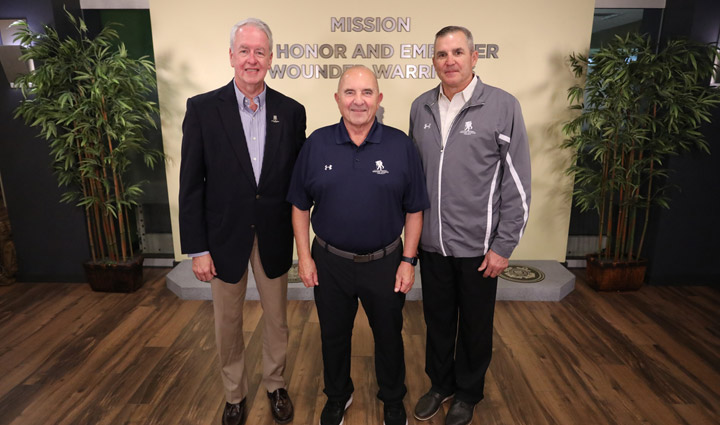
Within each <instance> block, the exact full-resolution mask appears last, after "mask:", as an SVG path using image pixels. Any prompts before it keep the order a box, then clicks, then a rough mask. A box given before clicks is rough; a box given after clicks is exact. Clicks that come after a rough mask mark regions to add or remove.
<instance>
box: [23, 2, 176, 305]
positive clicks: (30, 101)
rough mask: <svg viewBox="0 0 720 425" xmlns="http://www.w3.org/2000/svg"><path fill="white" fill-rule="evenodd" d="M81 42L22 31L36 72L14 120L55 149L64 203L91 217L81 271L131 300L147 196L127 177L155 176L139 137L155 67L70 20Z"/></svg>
mask: <svg viewBox="0 0 720 425" xmlns="http://www.w3.org/2000/svg"><path fill="white" fill-rule="evenodd" d="M66 14H67V17H68V19H69V20H70V22H71V23H72V24H73V26H74V29H75V31H76V34H74V36H68V37H65V38H61V37H60V36H59V35H58V33H57V31H55V30H54V29H53V28H50V27H48V26H45V27H44V31H43V32H41V33H36V32H33V31H32V30H31V29H30V28H29V26H28V25H27V23H25V22H22V21H18V22H16V23H14V24H13V25H14V26H15V27H16V28H17V32H16V40H19V41H20V42H21V44H22V46H23V47H22V48H23V54H22V56H21V58H20V59H21V60H25V61H28V60H33V61H34V62H35V64H36V68H35V70H34V71H31V72H30V73H28V74H25V75H23V76H20V77H19V78H18V79H17V80H16V81H15V83H16V85H17V86H18V87H20V88H22V91H23V95H24V99H23V100H22V101H21V104H20V106H19V107H18V108H17V109H16V111H15V117H16V118H18V117H21V118H23V119H24V120H25V122H26V123H27V124H28V125H30V126H32V127H39V129H40V137H42V138H43V139H45V140H46V141H47V142H48V144H49V146H50V156H51V157H52V163H53V167H54V171H55V174H56V175H57V178H58V183H59V185H61V186H64V187H66V188H67V190H66V191H65V192H64V193H63V195H62V198H61V200H62V201H63V202H72V203H75V204H76V205H78V206H79V207H81V208H84V209H85V216H86V224H87V233H88V242H89V246H90V252H91V255H92V259H91V260H90V261H88V262H87V263H86V264H85V271H86V277H87V279H88V282H89V283H90V284H91V286H92V288H93V289H94V290H99V291H122V292H130V291H134V290H136V289H137V288H138V287H140V286H141V285H142V256H140V255H136V254H135V252H134V250H133V243H132V237H131V235H132V233H131V223H130V217H131V214H130V210H131V208H132V207H133V206H134V205H136V199H137V197H138V196H139V195H140V194H141V193H142V189H141V187H140V186H141V182H131V181H129V179H128V177H127V170H128V167H129V166H130V164H131V162H132V161H133V160H136V159H139V160H143V161H144V163H145V164H146V165H147V166H148V167H153V166H154V165H155V164H156V163H157V162H158V161H161V160H163V158H164V155H163V153H162V152H160V151H158V150H155V149H150V148H148V147H147V146H146V144H147V140H146V139H145V138H144V137H143V134H142V132H143V130H144V129H145V128H147V127H148V126H155V125H156V124H155V117H156V116H157V105H156V103H154V102H152V101H150V100H148V99H147V94H148V93H149V92H151V90H152V89H153V88H154V87H155V84H156V82H155V73H154V71H155V70H154V66H153V64H152V62H151V61H150V59H148V58H147V57H142V58H139V59H133V58H131V57H130V56H128V53H127V51H126V49H125V46H124V45H123V44H122V43H120V42H119V40H118V35H117V32H116V31H115V30H114V29H112V26H105V27H104V28H103V29H102V30H101V31H100V33H99V34H98V35H97V36H95V37H91V36H90V35H89V34H88V28H87V26H86V25H85V22H84V21H83V20H82V19H80V18H76V17H74V16H73V15H72V14H70V13H68V12H67V11H66Z"/></svg>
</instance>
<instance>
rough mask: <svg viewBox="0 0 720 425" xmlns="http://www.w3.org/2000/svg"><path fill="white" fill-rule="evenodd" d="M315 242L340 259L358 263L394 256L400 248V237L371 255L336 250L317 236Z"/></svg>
mask: <svg viewBox="0 0 720 425" xmlns="http://www.w3.org/2000/svg"><path fill="white" fill-rule="evenodd" d="M315 240H316V241H317V243H318V244H320V246H321V247H323V248H324V249H326V250H327V251H328V252H330V253H333V254H335V255H337V256H338V257H342V258H347V259H348V260H353V261H354V262H356V263H367V262H369V261H374V260H379V259H381V258H383V257H384V256H386V255H390V254H392V252H393V251H395V249H396V248H397V247H398V246H400V237H398V238H397V239H395V241H394V242H393V243H391V244H390V245H388V246H386V247H385V248H382V249H378V250H377V251H375V252H371V253H370V254H355V253H354V252H348V251H343V250H342V249H338V248H335V247H334V246H332V245H330V244H329V243H327V242H325V241H324V240H322V239H320V237H319V236H317V235H315Z"/></svg>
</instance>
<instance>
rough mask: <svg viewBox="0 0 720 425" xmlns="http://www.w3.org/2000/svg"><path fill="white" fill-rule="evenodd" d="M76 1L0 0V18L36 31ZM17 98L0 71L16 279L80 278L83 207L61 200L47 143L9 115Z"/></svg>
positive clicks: (1, 147) (0, 154)
mask: <svg viewBox="0 0 720 425" xmlns="http://www.w3.org/2000/svg"><path fill="white" fill-rule="evenodd" d="M63 3H66V4H68V9H69V10H71V11H78V10H79V3H78V2H77V1H64V2H58V1H51V0H33V1H27V0H24V1H23V0H2V2H0V18H2V19H9V18H27V20H28V23H29V24H30V26H31V27H32V28H33V29H34V30H36V31H38V30H40V29H41V28H42V25H43V24H48V25H51V26H54V25H55V22H56V21H55V19H56V18H57V19H60V17H62V16H63V13H64V12H63V10H62V4H63ZM21 98H22V94H21V93H20V91H19V90H15V89H11V88H10V86H9V83H8V81H7V79H6V78H5V75H4V73H0V129H1V130H0V176H2V179H3V185H4V187H5V194H6V197H7V199H6V201H7V204H8V213H9V216H10V223H11V225H12V228H13V240H14V242H15V246H16V249H17V255H18V265H19V271H18V274H17V279H18V281H26V282H27V281H33V282H37V281H71V282H72V281H76V282H80V281H84V279H85V278H84V274H83V271H82V262H83V261H85V260H87V259H88V258H89V256H90V254H89V251H88V247H87V239H86V233H85V221H84V216H83V213H82V210H80V209H78V208H76V207H74V206H71V205H67V204H60V202H59V199H60V193H61V190H60V189H59V188H58V187H57V180H56V179H55V176H54V175H53V174H52V169H51V165H50V157H49V155H48V152H49V149H48V147H47V144H46V143H45V142H44V141H43V140H41V139H39V138H37V137H36V131H35V130H32V129H30V128H29V127H27V126H25V125H24V124H23V123H22V122H21V121H18V120H15V119H13V118H12V116H13V110H14V109H15V108H16V106H17V105H18V102H19V101H20V99H21Z"/></svg>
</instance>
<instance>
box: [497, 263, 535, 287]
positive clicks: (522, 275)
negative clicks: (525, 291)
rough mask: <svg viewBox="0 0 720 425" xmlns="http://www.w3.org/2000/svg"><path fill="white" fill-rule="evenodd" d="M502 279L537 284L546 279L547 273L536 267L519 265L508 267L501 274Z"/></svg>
mask: <svg viewBox="0 0 720 425" xmlns="http://www.w3.org/2000/svg"><path fill="white" fill-rule="evenodd" d="M500 277H501V278H503V279H505V280H509V281H512V282H520V283H537V282H540V281H542V280H543V279H545V273H543V272H542V271H540V270H539V269H536V268H535V267H530V266H523V265H519V264H518V265H511V266H508V268H506V269H505V270H504V271H503V272H502V273H500Z"/></svg>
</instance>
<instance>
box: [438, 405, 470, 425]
mask: <svg viewBox="0 0 720 425" xmlns="http://www.w3.org/2000/svg"><path fill="white" fill-rule="evenodd" d="M474 409H475V405H474V404H468V403H465V402H464V401H460V400H458V399H455V401H453V404H452V405H451V406H450V409H449V410H448V412H447V416H445V425H468V424H469V423H470V422H471V421H472V417H473V410H474Z"/></svg>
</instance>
